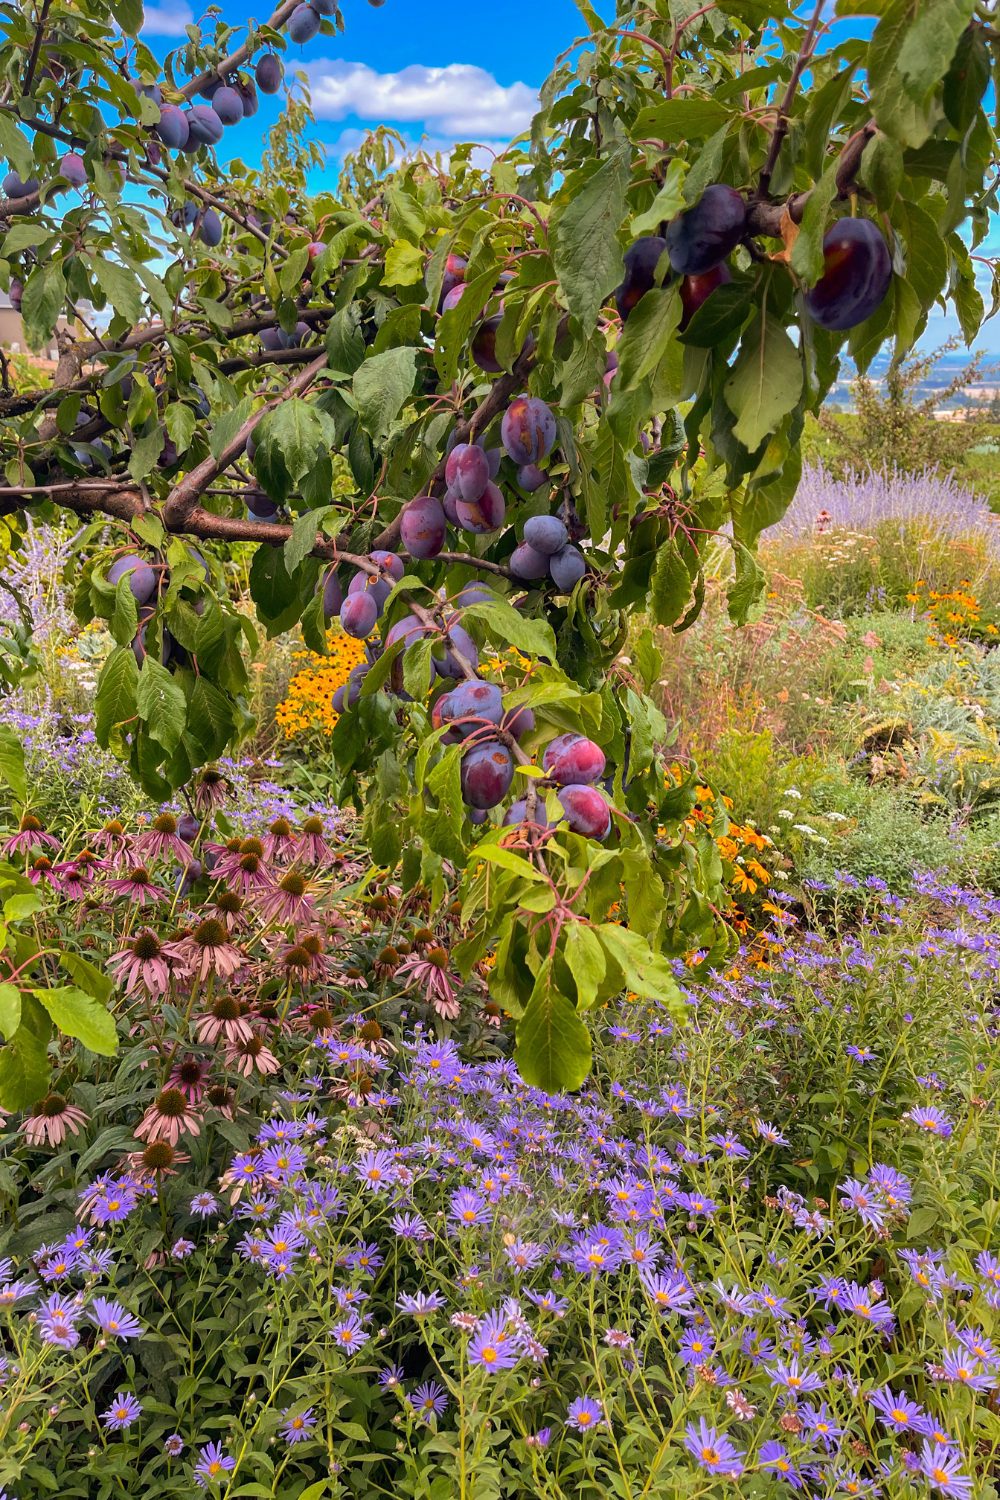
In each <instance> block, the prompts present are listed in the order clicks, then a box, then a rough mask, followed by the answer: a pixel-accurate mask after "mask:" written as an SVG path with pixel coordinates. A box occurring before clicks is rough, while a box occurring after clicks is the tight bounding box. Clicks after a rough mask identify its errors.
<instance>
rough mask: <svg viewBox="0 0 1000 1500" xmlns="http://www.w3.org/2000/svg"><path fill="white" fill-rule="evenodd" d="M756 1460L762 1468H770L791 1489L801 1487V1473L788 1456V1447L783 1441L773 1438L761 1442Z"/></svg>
mask: <svg viewBox="0 0 1000 1500" xmlns="http://www.w3.org/2000/svg"><path fill="white" fill-rule="evenodd" d="M757 1462H758V1464H759V1465H760V1467H761V1468H762V1469H770V1470H771V1472H772V1473H773V1474H777V1475H778V1477H779V1479H784V1480H785V1482H786V1483H787V1484H790V1485H791V1486H792V1488H793V1489H796V1490H799V1489H801V1488H802V1475H801V1474H800V1473H799V1471H798V1469H797V1468H796V1467H795V1465H794V1464H793V1463H792V1461H791V1459H790V1458H789V1457H788V1449H787V1448H786V1447H785V1445H784V1443H779V1442H776V1441H775V1439H774V1438H771V1439H769V1440H768V1441H767V1442H766V1443H762V1444H761V1449H760V1452H759V1453H758V1455H757Z"/></svg>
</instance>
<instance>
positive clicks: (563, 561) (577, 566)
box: [549, 546, 587, 594]
mask: <svg viewBox="0 0 1000 1500" xmlns="http://www.w3.org/2000/svg"><path fill="white" fill-rule="evenodd" d="M586 571H587V564H586V562H585V561H584V559H583V554H582V553H580V552H578V551H577V550H576V548H575V547H573V546H567V547H563V548H562V550H561V551H559V552H556V553H555V554H554V555H553V556H552V557H550V558H549V573H550V574H551V576H552V582H553V583H554V584H555V586H556V588H557V589H560V590H561V591H562V592H563V593H564V594H569V593H571V592H572V590H573V589H574V588H575V587H576V585H577V584H578V583H579V582H580V579H581V578H582V577H583V575H584V573H586Z"/></svg>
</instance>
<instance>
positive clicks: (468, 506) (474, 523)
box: [455, 479, 507, 536]
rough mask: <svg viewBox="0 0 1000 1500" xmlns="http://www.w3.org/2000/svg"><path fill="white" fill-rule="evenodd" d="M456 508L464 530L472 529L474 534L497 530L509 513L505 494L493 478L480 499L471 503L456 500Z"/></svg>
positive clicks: (482, 534)
mask: <svg viewBox="0 0 1000 1500" xmlns="http://www.w3.org/2000/svg"><path fill="white" fill-rule="evenodd" d="M455 510H456V513H457V515H458V524H459V525H460V526H461V527H462V529H463V530H464V531H471V532H472V533H473V535H474V536H485V535H486V533H487V532H489V531H497V530H498V529H499V528H500V527H501V526H502V525H503V523H504V517H505V516H506V514H507V506H506V504H505V502H504V498H503V495H502V494H501V493H500V491H499V490H498V489H497V487H496V485H495V484H494V483H493V481H492V479H491V480H490V481H489V483H488V484H487V486H486V488H485V489H484V490H483V493H482V495H481V496H480V497H479V499H478V500H476V501H474V502H471V503H470V502H467V501H465V500H456V501H455Z"/></svg>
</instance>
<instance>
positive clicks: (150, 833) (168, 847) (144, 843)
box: [135, 812, 191, 865]
mask: <svg viewBox="0 0 1000 1500" xmlns="http://www.w3.org/2000/svg"><path fill="white" fill-rule="evenodd" d="M135 847H136V850H137V851H138V853H139V854H141V855H142V857H143V859H150V860H156V859H170V858H173V859H177V860H180V862H181V864H182V865H186V864H187V863H188V861H189V860H190V858H191V850H190V849H189V848H188V846H187V844H185V842H184V840H183V839H182V838H181V837H180V835H179V834H178V832H177V818H176V817H175V815H174V814H173V813H172V812H161V813H157V815H156V817H155V818H154V819H153V821H152V823H151V824H150V826H149V827H148V828H144V829H143V830H142V832H141V833H140V834H139V835H138V837H137V838H136V841H135Z"/></svg>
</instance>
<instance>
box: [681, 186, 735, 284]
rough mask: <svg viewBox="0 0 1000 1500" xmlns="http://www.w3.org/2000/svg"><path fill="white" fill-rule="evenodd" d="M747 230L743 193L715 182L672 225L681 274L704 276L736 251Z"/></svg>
mask: <svg viewBox="0 0 1000 1500" xmlns="http://www.w3.org/2000/svg"><path fill="white" fill-rule="evenodd" d="M746 232H747V205H746V200H745V199H744V197H743V195H742V193H738V192H737V191H736V189H735V188H731V187H727V186H726V185H725V183H723V182H713V183H711V184H710V185H709V186H708V187H707V188H706V189H705V191H704V192H703V193H702V195H701V197H700V198H699V199H698V202H697V203H695V204H694V205H693V206H692V207H691V208H689V209H687V210H686V212H684V213H682V214H678V215H677V218H676V219H672V220H671V222H670V223H669V224H668V226H667V249H668V250H669V251H670V264H671V266H672V267H673V268H674V270H675V271H676V272H677V273H678V275H680V276H704V275H705V273H706V271H712V270H714V269H715V267H716V266H717V265H718V264H719V263H720V261H724V260H725V258H726V256H727V255H731V254H732V252H733V251H734V250H735V249H736V246H737V245H738V244H739V242H740V240H741V239H743V237H744V235H745V234H746Z"/></svg>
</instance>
